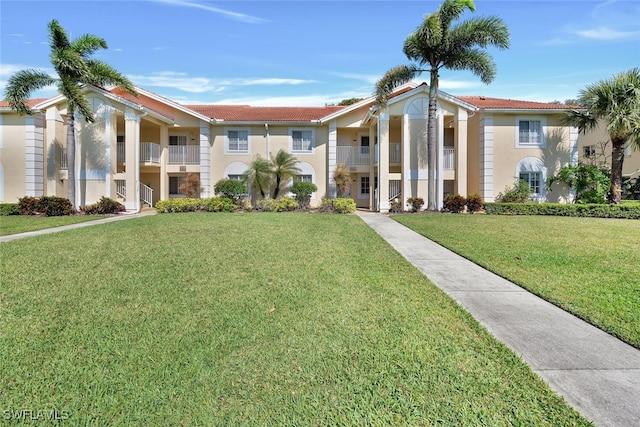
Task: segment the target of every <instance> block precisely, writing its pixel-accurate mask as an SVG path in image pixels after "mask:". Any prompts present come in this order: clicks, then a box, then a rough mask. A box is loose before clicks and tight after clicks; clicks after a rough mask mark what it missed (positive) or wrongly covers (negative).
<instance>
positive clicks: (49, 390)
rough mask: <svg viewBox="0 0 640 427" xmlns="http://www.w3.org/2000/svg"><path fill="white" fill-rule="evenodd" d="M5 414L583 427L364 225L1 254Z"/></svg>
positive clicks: (161, 224)
mask: <svg viewBox="0 0 640 427" xmlns="http://www.w3.org/2000/svg"><path fill="white" fill-rule="evenodd" d="M2 252H3V256H2V269H3V275H2V286H0V402H2V409H4V410H7V409H9V410H10V409H14V410H17V409H30V410H34V411H37V410H51V409H57V410H58V412H61V411H66V412H65V413H67V414H68V415H69V416H70V421H72V423H73V424H82V425H85V424H91V425H94V424H95V425H221V426H232V425H357V426H361V425H402V426H404V425H424V426H429V425H436V424H438V425H440V424H441V425H491V426H500V425H503V426H508V425H536V426H541V425H542V426H544V425H547V426H558V425H563V426H564V425H588V423H587V422H586V421H585V420H584V419H582V418H580V417H579V416H578V414H577V413H576V412H575V411H573V410H572V409H571V408H570V407H568V406H567V405H566V404H565V403H564V401H563V400H562V399H561V398H560V397H558V396H557V395H555V394H554V393H552V392H551V391H550V390H549V389H548V388H547V387H546V386H545V384H544V383H543V382H542V381H541V380H540V379H539V378H538V377H537V376H535V375H534V374H533V373H532V372H531V371H530V370H529V369H528V367H527V366H526V365H525V364H524V363H523V362H522V361H521V359H520V358H518V357H517V356H516V355H514V354H513V353H512V352H510V351H509V350H508V349H507V348H506V347H505V346H503V345H502V344H500V343H499V342H497V341H496V340H495V339H494V338H493V337H492V336H490V335H489V333H488V332H486V330H484V329H483V328H482V327H481V326H479V324H478V323H477V322H476V321H475V320H474V319H472V318H471V317H470V316H469V315H468V314H467V313H466V312H465V311H463V310H462V309H460V308H459V307H458V306H457V305H456V304H455V303H454V302H453V301H452V300H451V299H449V298H448V297H447V296H446V295H445V294H444V293H443V292H441V291H440V290H439V289H437V288H436V287H435V286H433V285H432V284H431V283H430V282H429V281H428V280H427V279H426V278H425V277H424V276H423V275H422V274H420V273H419V272H418V271H417V270H416V269H414V268H413V267H412V266H410V265H409V264H408V263H407V262H406V261H405V260H404V258H402V257H401V256H400V255H399V254H397V253H396V252H395V251H394V250H393V249H392V248H391V247H390V246H389V245H387V244H386V242H384V241H382V240H381V239H380V238H379V237H378V236H377V235H376V234H375V233H374V232H373V231H372V230H371V229H369V228H368V227H367V226H366V225H365V224H364V223H363V222H362V221H361V220H360V219H359V218H357V217H356V216H339V215H328V214H165V215H156V216H149V217H143V218H138V219H132V220H129V221H119V222H115V223H109V224H105V225H98V226H95V227H88V228H85V229H81V230H72V231H67V232H63V233H56V234H52V235H47V236H40V237H34V238H30V239H25V240H19V241H14V242H9V243H3V244H2Z"/></svg>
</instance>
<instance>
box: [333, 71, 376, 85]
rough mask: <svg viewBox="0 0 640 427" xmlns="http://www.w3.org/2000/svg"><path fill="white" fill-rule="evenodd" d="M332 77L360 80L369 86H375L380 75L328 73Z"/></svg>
mask: <svg viewBox="0 0 640 427" xmlns="http://www.w3.org/2000/svg"><path fill="white" fill-rule="evenodd" d="M330 74H331V75H333V76H337V77H342V78H344V79H352V80H360V81H363V82H365V83H368V84H370V85H375V84H376V82H377V81H378V80H380V78H381V77H382V75H381V74H359V73H330Z"/></svg>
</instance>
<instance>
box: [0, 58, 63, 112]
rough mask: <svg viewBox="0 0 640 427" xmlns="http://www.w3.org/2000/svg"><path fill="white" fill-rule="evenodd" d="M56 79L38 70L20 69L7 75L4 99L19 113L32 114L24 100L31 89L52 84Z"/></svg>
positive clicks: (29, 94) (34, 89) (28, 95)
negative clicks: (9, 75)
mask: <svg viewBox="0 0 640 427" xmlns="http://www.w3.org/2000/svg"><path fill="white" fill-rule="evenodd" d="M56 82H57V80H56V79H55V78H53V77H51V76H50V75H48V74H47V73H45V72H42V71H38V70H32V69H29V70H20V71H18V72H16V73H15V74H13V75H12V76H11V77H9V81H8V82H7V86H6V88H5V90H4V99H5V101H7V102H8V103H9V106H10V107H11V108H13V109H14V110H16V111H17V112H18V113H20V114H32V111H31V108H29V106H27V104H26V101H27V99H29V97H30V96H31V93H32V92H33V91H36V90H38V89H42V88H44V87H47V86H50V85H53V84H55V83H56Z"/></svg>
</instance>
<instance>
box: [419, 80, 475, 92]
mask: <svg viewBox="0 0 640 427" xmlns="http://www.w3.org/2000/svg"><path fill="white" fill-rule="evenodd" d="M427 83H428V82H427ZM480 86H484V85H482V84H481V83H480V82H478V81H470V80H467V81H465V80H447V79H441V80H440V82H439V86H438V87H439V88H440V89H442V90H455V89H469V88H474V87H480Z"/></svg>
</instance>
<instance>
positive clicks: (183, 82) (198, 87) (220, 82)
mask: <svg viewBox="0 0 640 427" xmlns="http://www.w3.org/2000/svg"><path fill="white" fill-rule="evenodd" d="M128 77H129V79H130V80H131V81H133V82H134V83H135V84H136V85H138V86H142V87H146V86H153V87H166V88H173V89H178V90H181V91H184V92H190V93H205V92H221V91H223V90H225V89H226V88H227V87H229V86H281V85H302V84H309V83H316V81H315V80H302V79H285V78H276V77H260V78H232V79H210V78H208V77H191V76H189V75H188V74H187V73H178V72H175V71H162V72H158V73H152V74H151V75H146V76H145V75H129V76H128Z"/></svg>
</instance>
